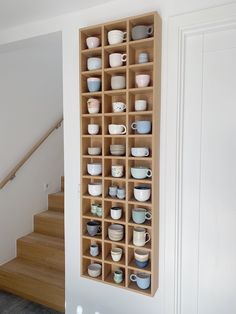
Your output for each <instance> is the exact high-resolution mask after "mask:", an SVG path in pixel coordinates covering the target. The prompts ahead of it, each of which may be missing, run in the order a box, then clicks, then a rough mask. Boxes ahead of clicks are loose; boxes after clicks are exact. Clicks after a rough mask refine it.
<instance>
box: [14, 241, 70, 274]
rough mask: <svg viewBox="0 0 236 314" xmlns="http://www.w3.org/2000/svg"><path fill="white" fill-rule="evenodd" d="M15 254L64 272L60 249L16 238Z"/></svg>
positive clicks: (62, 256)
mask: <svg viewBox="0 0 236 314" xmlns="http://www.w3.org/2000/svg"><path fill="white" fill-rule="evenodd" d="M17 256H18V257H22V258H25V259H27V260H30V261H33V262H36V263H38V264H41V265H45V266H46V267H51V268H53V269H57V270H59V271H63V272H64V270H65V262H64V251H62V250H58V249H55V248H51V247H47V246H43V245H39V244H37V243H35V244H30V243H25V242H24V241H22V240H18V241H17Z"/></svg>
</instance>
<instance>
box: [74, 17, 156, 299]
mask: <svg viewBox="0 0 236 314" xmlns="http://www.w3.org/2000/svg"><path fill="white" fill-rule="evenodd" d="M135 25H153V28H154V31H153V35H152V36H150V37H149V38H146V39H140V40H136V41H133V40H132V37H131V29H132V27H134V26H135ZM116 29H118V30H122V31H124V32H127V34H128V35H127V39H126V41H125V42H123V43H121V44H115V45H109V44H108V31H110V30H116ZM89 36H96V37H99V38H100V41H101V45H100V46H99V47H98V48H93V49H88V48H87V46H86V38H87V37H89ZM114 52H118V53H126V54H127V61H126V63H125V64H124V66H121V67H117V68H115V67H113V68H111V67H110V66H109V54H110V53H114ZM140 52H147V53H148V55H149V62H147V63H144V64H139V63H138V55H139V53H140ZM89 57H101V58H102V68H101V69H100V70H95V71H88V69H87V59H88V58H89ZM139 73H148V74H150V75H151V82H150V85H149V86H148V87H144V88H138V87H137V86H136V84H135V75H136V74H139ZM115 74H124V75H125V76H126V88H125V89H122V90H112V89H111V77H112V75H115ZM94 76H95V77H100V78H101V90H100V91H98V92H89V91H88V88H87V78H88V77H94ZM80 85H81V94H80V112H81V248H82V252H81V276H82V277H86V278H89V279H93V280H96V281H98V282H103V283H107V284H110V285H113V286H116V287H120V288H124V289H128V290H131V291H134V292H138V293H142V294H144V295H147V296H154V294H155V292H156V290H157V288H158V268H159V261H158V256H159V254H158V252H159V155H160V152H159V147H160V145H159V144H160V88H161V18H160V16H159V15H158V14H157V13H156V12H151V13H147V14H144V15H140V16H134V17H130V18H127V19H122V20H118V21H114V22H109V23H106V24H101V25H96V26H92V27H87V28H83V29H81V30H80ZM89 98H96V99H99V100H100V102H101V105H100V112H99V113H97V114H89V113H88V109H87V100H88V99H89ZM137 99H144V100H147V103H148V108H147V111H142V112H140V111H138V112H137V111H135V108H134V103H135V100H137ZM115 101H121V102H124V103H125V104H126V105H127V108H126V110H125V111H124V112H120V113H114V112H112V102H115ZM139 120H149V121H151V122H152V133H151V134H136V133H135V132H134V131H133V130H132V129H131V124H132V123H133V122H135V121H139ZM91 123H97V124H99V125H100V133H99V134H98V135H89V134H88V124H91ZM110 123H114V124H123V125H125V126H126V127H127V132H126V134H124V135H110V134H109V132H108V125H109V124H110ZM111 144H124V145H125V147H126V153H125V156H113V155H111V154H110V150H109V147H110V145H111ZM98 146H99V147H101V149H102V153H101V155H99V156H91V155H89V154H88V147H98ZM131 147H149V149H150V155H149V156H148V157H140V158H138V157H133V156H132V155H131ZM93 162H94V163H95V162H99V163H102V175H100V176H95V177H94V176H90V175H89V174H88V172H87V163H93ZM116 164H121V165H124V168H125V174H124V176H123V177H122V178H115V177H112V176H111V165H116ZM132 166H148V168H150V169H151V170H152V177H151V178H146V179H143V180H138V179H134V178H132V176H131V174H130V168H131V167H132ZM90 182H101V183H102V195H100V196H98V197H93V196H91V195H89V193H88V184H89V183H90ZM114 184H115V185H118V186H122V187H125V191H126V198H125V200H120V199H118V198H115V199H114V198H111V197H110V196H109V194H108V188H109V186H110V185H114ZM140 184H148V185H149V186H150V187H151V198H150V200H148V201H147V202H139V201H137V200H136V199H135V198H134V195H133V189H134V187H135V186H138V185H140ZM96 202H97V203H100V204H101V205H102V209H103V214H102V217H97V216H94V215H93V214H92V213H91V204H93V203H96ZM112 206H119V207H122V208H123V215H122V217H121V219H120V220H113V219H112V218H111V217H110V208H111V207H112ZM135 207H141V208H145V209H147V210H148V211H150V212H151V213H152V220H151V221H147V220H146V222H145V223H144V224H140V225H137V224H135V223H134V222H133V220H132V209H133V208H135ZM91 220H93V221H94V220H95V221H98V222H100V223H101V228H102V232H101V235H96V236H90V235H89V234H88V232H87V228H86V224H87V222H88V221H91ZM114 223H116V224H117V223H118V224H121V225H123V226H124V228H125V235H124V238H123V240H122V241H119V242H113V241H111V240H110V239H109V238H108V227H109V226H110V225H111V224H114ZM136 226H139V227H143V228H145V229H146V231H147V232H149V233H150V235H151V241H150V242H148V243H146V244H145V246H143V247H135V245H134V244H133V241H132V237H133V228H134V227H136ZM94 243H97V244H98V245H99V247H100V253H99V255H98V256H96V257H92V256H91V255H90V252H89V247H90V245H91V244H94ZM114 247H120V248H122V249H123V256H122V259H121V260H120V261H119V262H117V263H116V262H114V261H113V260H112V258H111V254H110V250H111V249H112V248H114ZM135 249H142V250H144V251H145V250H146V251H148V252H149V253H150V261H149V265H148V266H147V267H146V268H143V269H140V268H138V267H137V266H136V264H135V262H134V250H135ZM91 263H99V264H100V265H101V266H102V274H101V276H99V277H97V278H92V277H90V276H89V275H88V266H89V265H90V264H91ZM117 269H121V270H122V271H123V274H124V280H123V282H122V283H120V284H116V283H115V282H114V280H113V272H114V271H115V270H117ZM138 272H145V273H148V274H150V275H151V285H150V287H149V288H148V289H146V290H142V289H140V288H139V287H138V286H137V285H136V283H134V282H132V281H131V280H130V275H131V274H133V273H135V274H136V273H138Z"/></svg>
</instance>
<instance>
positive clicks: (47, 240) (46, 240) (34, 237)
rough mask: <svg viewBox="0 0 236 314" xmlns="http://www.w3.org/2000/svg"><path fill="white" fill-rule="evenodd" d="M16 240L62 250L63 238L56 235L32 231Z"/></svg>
mask: <svg viewBox="0 0 236 314" xmlns="http://www.w3.org/2000/svg"><path fill="white" fill-rule="evenodd" d="M18 241H21V242H27V243H29V244H34V243H36V244H39V245H43V246H47V247H52V248H55V249H58V250H63V251H64V240H63V239H61V238H58V237H52V236H49V235H45V234H41V233H37V232H32V233H30V234H28V235H27V236H24V237H22V238H20V239H18Z"/></svg>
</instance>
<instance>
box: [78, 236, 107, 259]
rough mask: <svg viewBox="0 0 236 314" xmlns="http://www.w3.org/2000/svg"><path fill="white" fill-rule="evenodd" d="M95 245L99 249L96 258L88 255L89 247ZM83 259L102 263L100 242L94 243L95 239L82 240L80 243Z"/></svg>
mask: <svg viewBox="0 0 236 314" xmlns="http://www.w3.org/2000/svg"><path fill="white" fill-rule="evenodd" d="M93 244H97V245H98V247H99V254H98V255H97V256H95V257H94V256H92V255H90V245H93ZM82 251H83V257H84V258H87V259H93V260H94V261H102V245H101V242H98V241H96V240H95V239H92V240H90V239H84V241H83V243H82Z"/></svg>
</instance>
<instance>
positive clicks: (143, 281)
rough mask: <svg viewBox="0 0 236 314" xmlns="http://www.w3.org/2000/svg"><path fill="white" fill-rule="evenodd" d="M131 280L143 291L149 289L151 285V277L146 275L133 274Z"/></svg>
mask: <svg viewBox="0 0 236 314" xmlns="http://www.w3.org/2000/svg"><path fill="white" fill-rule="evenodd" d="M130 280H131V281H133V282H136V284H137V286H138V287H139V288H140V289H142V290H145V289H148V288H149V287H150V285H151V275H150V274H146V273H137V274H131V275H130Z"/></svg>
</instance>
